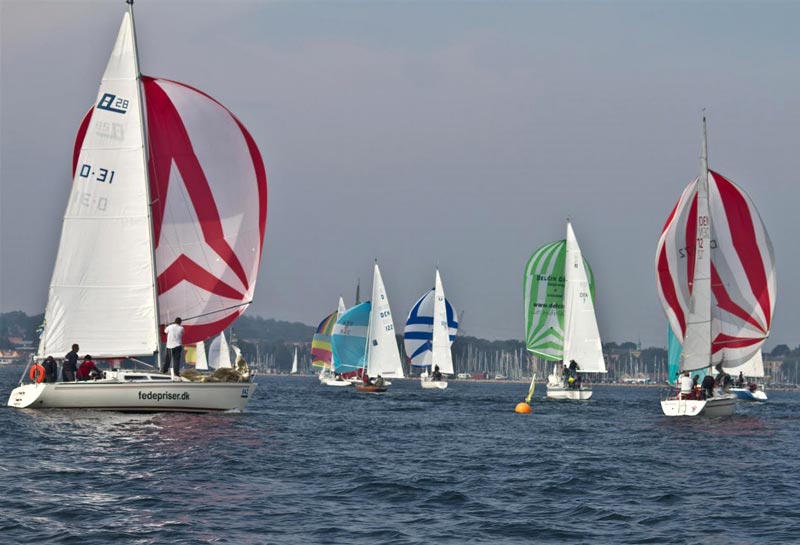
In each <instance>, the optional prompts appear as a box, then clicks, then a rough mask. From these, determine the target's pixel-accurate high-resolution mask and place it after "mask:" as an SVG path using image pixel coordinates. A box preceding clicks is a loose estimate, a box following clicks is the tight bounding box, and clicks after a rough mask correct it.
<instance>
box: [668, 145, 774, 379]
mask: <svg viewBox="0 0 800 545" xmlns="http://www.w3.org/2000/svg"><path fill="white" fill-rule="evenodd" d="M704 148H705V146H704ZM703 155H704V156H703V163H702V164H703V167H702V168H703V169H706V168H707V167H706V160H705V151H704V154H703ZM706 178H707V186H706V191H705V192H704V191H703V183H704V181H705V179H706ZM704 193H705V195H706V196H707V203H704V202H703V200H704V199H703V196H704ZM698 209H701V212H700V213H698ZM702 209H707V212H706V213H704V212H702ZM708 255H710V258H711V259H710V264H707V263H702V262H703V261H704V260H705V259H707V256H708ZM700 264H702V265H703V266H704V267H708V268H709V273H707V274H709V276H708V278H710V282H705V283H703V282H702V281H701V280H700V277H701V276H702V274H700V273H699V272H698V271H699V269H700V268H701V265H700ZM656 283H657V286H658V294H659V298H660V299H661V304H662V306H663V307H664V312H665V313H666V314H667V318H668V319H669V322H670V326H671V327H672V331H673V332H674V333H675V335H676V336H677V337H678V339H679V340H680V341H681V344H684V342H685V341H687V333H689V330H690V329H692V327H693V323H696V322H697V320H694V321H693V318H695V317H696V316H697V315H702V314H703V311H705V315H706V316H708V312H709V310H710V316H709V317H708V318H707V319H706V321H710V333H708V329H706V330H705V331H706V333H705V335H706V336H707V337H708V342H709V343H710V347H709V348H710V361H709V357H708V356H706V358H705V361H703V358H695V359H693V360H692V361H691V362H690V361H689V355H688V354H687V356H686V358H687V359H686V361H685V362H682V364H681V369H682V370H693V369H699V368H702V367H708V366H709V365H711V364H717V363H720V362H722V363H724V365H725V367H726V368H730V367H736V366H738V365H742V364H744V363H745V362H747V360H749V359H750V358H751V357H752V356H753V355H754V354H755V353H756V352H758V350H759V348H760V347H761V345H762V344H763V343H764V340H765V339H766V338H767V337H768V336H769V330H770V326H771V324H772V315H773V309H774V308H775V258H774V255H773V250H772V243H771V242H770V239H769V235H768V234H767V230H766V228H765V227H764V223H763V222H762V221H761V217H760V216H759V214H758V211H757V210H756V207H755V205H754V204H753V201H752V200H750V197H748V196H747V194H746V193H745V192H744V191H742V189H741V188H739V187H738V186H737V185H736V184H734V183H733V182H731V181H730V180H728V179H727V178H725V177H723V176H722V175H720V174H718V173H716V172H713V171H711V170H706V171H705V172H702V171H701V176H700V177H699V178H697V179H695V180H694V181H693V182H691V183H690V184H689V185H688V186H687V187H686V189H685V190H684V191H683V194H682V195H681V198H680V199H679V200H678V203H677V204H676V205H675V208H674V209H673V210H672V213H671V214H670V216H669V218H668V219H667V222H666V224H665V225H664V229H663V230H662V232H661V237H660V238H659V241H658V250H657V252H656ZM709 285H710V293H709V294H708V295H707V296H705V297H704V295H703V294H701V293H697V292H699V291H700V290H703V289H705V290H709V287H708V286H709ZM702 301H706V302H705V303H703V302H702ZM701 305H704V306H706V307H707V308H706V309H701V308H698V306H701ZM700 321H702V320H700ZM689 336H691V335H689ZM686 348H687V344H684V349H686Z"/></svg>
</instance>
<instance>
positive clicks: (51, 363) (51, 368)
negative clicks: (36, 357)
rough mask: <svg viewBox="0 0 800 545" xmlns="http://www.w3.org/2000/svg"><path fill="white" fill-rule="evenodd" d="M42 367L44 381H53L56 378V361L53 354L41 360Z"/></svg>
mask: <svg viewBox="0 0 800 545" xmlns="http://www.w3.org/2000/svg"><path fill="white" fill-rule="evenodd" d="M42 367H44V381H45V382H55V381H56V380H58V363H56V360H55V359H54V358H53V356H47V358H45V360H44V361H43V362H42Z"/></svg>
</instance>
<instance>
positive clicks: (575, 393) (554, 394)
mask: <svg viewBox="0 0 800 545" xmlns="http://www.w3.org/2000/svg"><path fill="white" fill-rule="evenodd" d="M591 397H592V391H591V390H589V389H587V388H581V389H580V390H578V389H576V388H564V387H563V386H561V385H552V384H548V385H547V398H548V399H569V400H572V401H586V400H588V399H589V398H591Z"/></svg>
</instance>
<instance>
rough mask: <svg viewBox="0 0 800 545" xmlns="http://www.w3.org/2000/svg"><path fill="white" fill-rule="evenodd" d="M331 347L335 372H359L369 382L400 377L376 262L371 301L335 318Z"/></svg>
mask: <svg viewBox="0 0 800 545" xmlns="http://www.w3.org/2000/svg"><path fill="white" fill-rule="evenodd" d="M331 345H332V348H333V354H334V371H335V372H338V373H342V374H346V373H357V372H359V371H361V372H362V373H367V374H368V375H369V376H370V377H372V378H375V377H378V376H381V377H382V378H387V377H393V378H402V377H403V376H404V373H403V367H402V363H401V362H400V351H399V349H398V348H397V340H396V338H395V329H394V322H393V320H392V311H391V309H390V307H389V298H388V297H387V295H386V288H385V287H384V284H383V278H382V277H381V272H380V269H379V268H378V264H377V262H376V263H375V269H374V273H373V278H372V299H371V300H370V301H367V302H365V303H361V304H359V305H356V306H354V307H353V308H351V309H349V310H348V311H347V312H345V313H344V314H343V315H342V316H340V317H339V319H338V320H337V321H336V325H335V326H334V328H333V337H332V343H331Z"/></svg>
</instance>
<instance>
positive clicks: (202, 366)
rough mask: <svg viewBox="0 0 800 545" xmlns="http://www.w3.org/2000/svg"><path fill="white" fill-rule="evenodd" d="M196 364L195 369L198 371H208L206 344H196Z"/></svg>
mask: <svg viewBox="0 0 800 545" xmlns="http://www.w3.org/2000/svg"><path fill="white" fill-rule="evenodd" d="M194 346H195V348H194V351H195V358H196V359H195V363H194V368H195V369H196V370H197V371H208V358H207V357H206V343H205V342H203V341H197V342H196V343H195V345H194Z"/></svg>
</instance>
